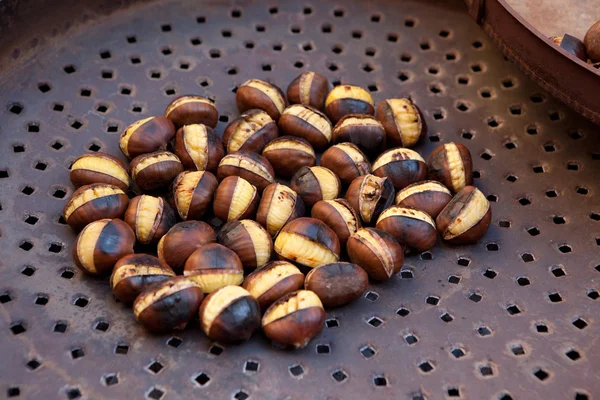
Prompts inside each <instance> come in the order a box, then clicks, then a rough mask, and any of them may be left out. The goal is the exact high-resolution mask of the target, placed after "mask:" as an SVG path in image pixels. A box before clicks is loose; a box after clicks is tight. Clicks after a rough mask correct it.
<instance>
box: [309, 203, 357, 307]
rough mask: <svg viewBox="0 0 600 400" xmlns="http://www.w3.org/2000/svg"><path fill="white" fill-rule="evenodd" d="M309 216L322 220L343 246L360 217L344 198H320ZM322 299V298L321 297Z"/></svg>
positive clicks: (354, 229) (354, 230)
mask: <svg viewBox="0 0 600 400" xmlns="http://www.w3.org/2000/svg"><path fill="white" fill-rule="evenodd" d="M311 217H312V218H315V219H318V220H320V221H323V222H324V223H325V224H326V225H327V226H328V227H330V228H331V229H332V230H333V231H334V232H335V234H336V235H337V237H338V238H339V239H340V245H342V246H345V245H346V242H347V241H348V238H349V237H350V235H352V234H354V232H356V231H357V230H358V229H360V228H361V223H360V217H359V216H358V214H357V213H356V211H355V210H354V208H352V206H351V205H350V203H348V202H347V201H346V200H344V199H335V200H321V201H319V202H317V203H316V204H315V205H314V206H313V208H312V213H311ZM321 300H322V299H321Z"/></svg>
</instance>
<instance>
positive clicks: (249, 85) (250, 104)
mask: <svg viewBox="0 0 600 400" xmlns="http://www.w3.org/2000/svg"><path fill="white" fill-rule="evenodd" d="M235 102H236V104H237V108H238V110H239V112H244V111H248V110H250V109H253V108H258V109H259V110H264V111H266V112H267V114H269V116H270V117H271V118H273V119H274V120H278V119H279V117H280V116H281V113H283V110H284V109H285V107H286V106H287V102H286V100H285V96H284V95H283V92H282V91H281V89H279V88H278V87H277V86H275V85H273V84H271V83H269V82H265V81H261V80H260V79H250V80H248V81H246V82H244V83H243V84H242V85H240V87H238V90H237V91H236V92H235Z"/></svg>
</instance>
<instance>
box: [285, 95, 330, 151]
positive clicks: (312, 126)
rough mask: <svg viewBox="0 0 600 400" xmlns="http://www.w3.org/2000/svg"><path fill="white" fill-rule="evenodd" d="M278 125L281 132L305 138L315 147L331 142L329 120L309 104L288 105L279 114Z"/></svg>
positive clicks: (321, 147) (322, 146)
mask: <svg viewBox="0 0 600 400" xmlns="http://www.w3.org/2000/svg"><path fill="white" fill-rule="evenodd" d="M278 126H279V129H280V130H281V132H282V133H283V134H285V135H291V136H296V137H300V138H302V139H305V140H307V141H308V143H310V144H311V145H312V146H313V147H314V148H316V149H323V148H325V147H326V146H327V145H328V144H329V142H331V122H329V120H328V119H327V117H326V116H325V114H323V113H322V112H321V111H319V110H317V109H315V108H312V107H310V106H305V105H302V104H294V105H291V106H289V107H288V108H286V109H285V111H284V112H283V114H282V115H281V118H280V119H279V123H278Z"/></svg>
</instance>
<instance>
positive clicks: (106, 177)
mask: <svg viewBox="0 0 600 400" xmlns="http://www.w3.org/2000/svg"><path fill="white" fill-rule="evenodd" d="M69 178H70V179H71V183H72V184H73V186H75V187H76V188H77V187H80V186H83V185H90V184H92V183H107V184H109V185H115V186H117V187H118V188H120V189H121V190H123V191H126V190H127V189H129V185H130V184H131V180H130V179H129V174H128V173H127V167H125V164H123V162H121V160H119V159H118V158H117V157H115V156H112V155H110V154H106V153H101V152H97V153H92V154H84V155H82V156H81V157H79V158H78V159H76V160H75V161H74V162H73V165H71V172H70V173H69Z"/></svg>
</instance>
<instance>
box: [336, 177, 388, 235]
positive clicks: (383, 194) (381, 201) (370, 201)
mask: <svg viewBox="0 0 600 400" xmlns="http://www.w3.org/2000/svg"><path fill="white" fill-rule="evenodd" d="M394 194H395V191H394V186H393V185H392V183H391V182H390V180H389V179H388V178H386V177H383V178H381V177H378V176H375V175H371V174H369V175H364V176H359V177H358V178H356V179H354V180H353V181H352V183H351V184H350V186H349V187H348V190H347V191H346V200H348V203H349V204H350V205H351V206H352V208H353V209H354V211H356V212H357V213H358V215H360V218H361V219H362V221H363V222H364V223H365V224H371V223H374V222H375V221H377V218H378V217H379V214H381V213H382V212H383V210H385V209H386V208H388V207H389V206H391V205H392V204H393V203H394Z"/></svg>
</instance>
